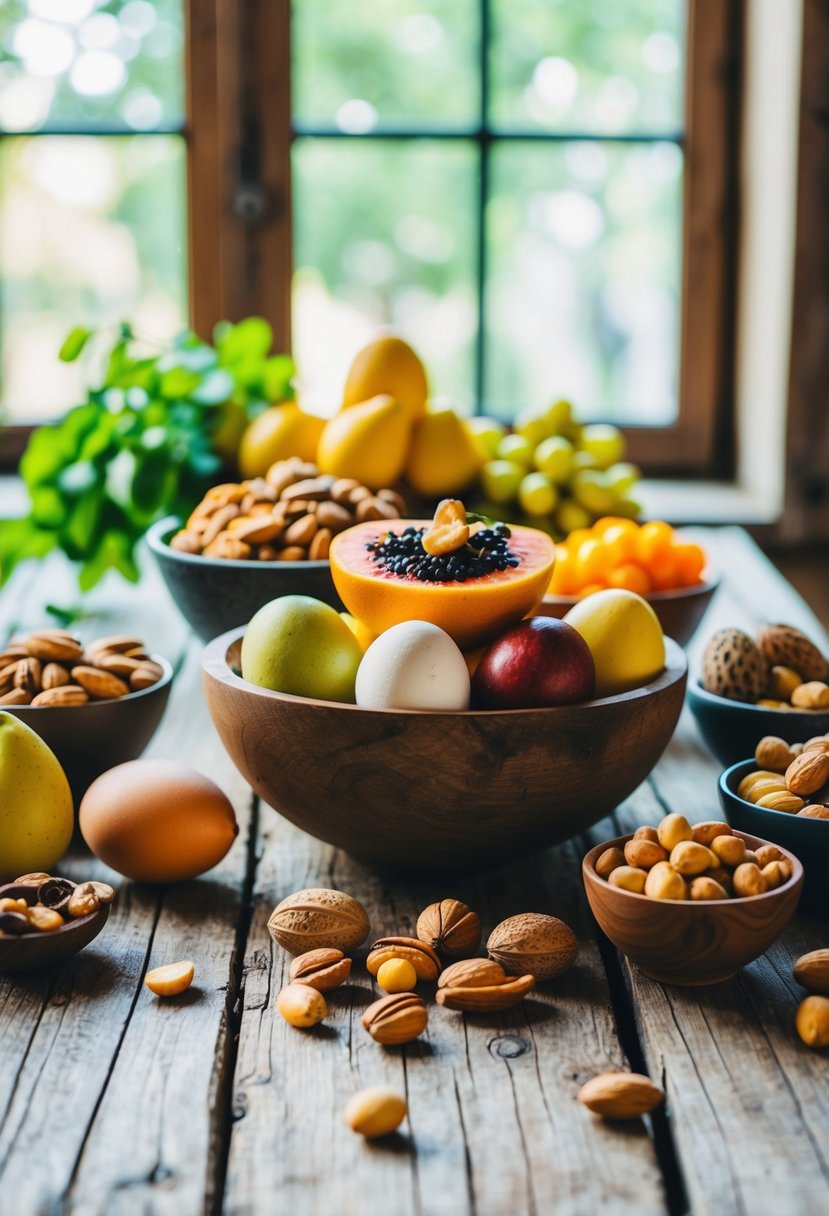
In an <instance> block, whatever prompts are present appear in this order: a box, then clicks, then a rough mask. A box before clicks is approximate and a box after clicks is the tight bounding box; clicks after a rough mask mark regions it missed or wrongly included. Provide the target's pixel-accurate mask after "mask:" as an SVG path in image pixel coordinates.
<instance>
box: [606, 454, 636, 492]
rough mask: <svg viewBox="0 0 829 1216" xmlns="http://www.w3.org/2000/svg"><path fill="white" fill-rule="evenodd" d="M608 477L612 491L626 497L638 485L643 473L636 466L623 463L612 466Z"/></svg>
mask: <svg viewBox="0 0 829 1216" xmlns="http://www.w3.org/2000/svg"><path fill="white" fill-rule="evenodd" d="M606 476H607V484H608V485H609V486H610V487H611V489H613V490H615V491H616V493H617V494H620V495H625V494H627V493H628V491H629V490H632V489H633V487H634V486H635V485H636V483H637V481H638V480H639V478H640V477H641V473H640V471H639V469H637V467H636V465H635V464H629V463H628V462H627V461H622V462H620V463H618V464H612V465H611V466H610V468H609V469H608V470H607V474H606Z"/></svg>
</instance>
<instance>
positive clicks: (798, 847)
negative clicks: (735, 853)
mask: <svg viewBox="0 0 829 1216" xmlns="http://www.w3.org/2000/svg"><path fill="white" fill-rule="evenodd" d="M756 768H757V762H756V760H754V759H751V760H741V761H740V762H739V764H732V765H731V767H730V768H727V769H726V770H725V772H724V773H722V774H721V775H720V780H719V793H720V805H721V806H722V809H723V813H724V815H725V817H726V819H727V820H728V822H729V823H730V824H731V826H732V827H733V828H736V829H737V830H738V831H740V832H754V833H757V835H759V836H764V837H765V838H766V839H767V840H770V841H771V842H772V844H777V845H779V846H780V847H781V849H787V850H788V851H789V852H790V853H794V855H795V857H799V858H800V860H801V861H802V862H803V866H804V870H805V881H804V884H803V897H802V899H801V901H800V906H801V907H802V909H803V911H804V912H811V913H812V914H813V915H814V916H820V917H829V819H810V818H809V816H808V815H803V816H801V815H792V814H789V813H788V812H787V811H771V810H769V809H768V808H767V807H764V806H755V804H754V803H753V802H748V801H747V800H746V799H745V798H738V797H737V786H738V785H739V784H740V782H741V781H742V779H743V777H746V776H747V775H748V774H749V773H753V772H754V770H755V769H756Z"/></svg>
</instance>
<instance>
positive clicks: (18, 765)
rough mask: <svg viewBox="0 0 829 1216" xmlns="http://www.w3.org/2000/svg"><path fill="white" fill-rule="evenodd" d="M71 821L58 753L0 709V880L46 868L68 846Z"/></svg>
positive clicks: (17, 719)
mask: <svg viewBox="0 0 829 1216" xmlns="http://www.w3.org/2000/svg"><path fill="white" fill-rule="evenodd" d="M43 712H44V713H48V712H49V711H48V710H44V711H43ZM73 822H74V815H73V809H72V793H71V791H70V789H69V782H68V781H67V780H66V774H65V773H64V771H63V769H62V768H61V766H60V763H59V761H58V758H57V756H56V755H55V753H54V752H53V751H52V750H51V748H49V747H47V746H46V744H45V743H44V742H43V740H42V739H41V737H40V735H38V734H36V733H35V731H33V730H32V728H31V727H30V726H27V725H26V723H25V722H21V721H20V719H19V718H15V717H14V715H13V714H10V713H6V712H4V711H0V881H2V882H8V881H9V880H10V879H13V878H19V877H20V876H21V875H22V874H29V873H32V872H34V871H38V870H42V871H44V872H45V873H47V874H48V873H49V871H50V870H51V868H52V866H54V864H55V862H56V861H58V860H59V858H61V857H62V856H63V854H64V853H65V852H66V850H67V849H68V847H69V841H70V840H71V839H72V825H73Z"/></svg>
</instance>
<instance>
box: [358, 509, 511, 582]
mask: <svg viewBox="0 0 829 1216" xmlns="http://www.w3.org/2000/svg"><path fill="white" fill-rule="evenodd" d="M425 531H426V529H425V528H413V527H411V526H409V527H408V528H405V529H404V530H403V531H402V532H386V533H385V535H383V536H381V537H379V538H378V539H377V540H376V541H369V542H367V544H366V549H367V551H368V552H369V553H370V554H371V559H372V561H374V562H376V563H377V564H378V565H380V566H383V567H384V569H386V570H387V571H388V572H389V573H390V574H394V575H396V576H397V577H399V578H412V579H416V580H417V581H418V582H421V583H453V582H454V583H465V582H466V581H467V579H472V578H481V577H482V576H483V575H484V574H491V573H492V571H493V570H509V569H514V568H515V567H516V566H518V565H520V562H521V559H520V557H519V556H518V555H517V554H516V553H513V552H512V550H511V549H510V547H509V543H508V542H509V538H510V536H511V533H510V530H509V528H508V527H507V526H506V524H497V525H495V526H494V527H492V528H482V529H481V530H480V532H476V533H475V535H474V536H473V537H472V538H471V539H470V540H469V541H468V542H467V543H466V544H465V545H464V546H463V547H462V548H460V549H456V550H455V551H454V553H448V554H440V555H438V556H436V555H434V554H429V553H427V552H426V550H425V549H424V548H423V543H422V540H423V533H424V532H425Z"/></svg>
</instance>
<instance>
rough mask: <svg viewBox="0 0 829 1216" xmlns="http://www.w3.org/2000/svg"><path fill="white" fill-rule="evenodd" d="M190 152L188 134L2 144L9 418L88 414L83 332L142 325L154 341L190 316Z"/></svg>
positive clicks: (1, 317) (0, 247)
mask: <svg viewBox="0 0 829 1216" xmlns="http://www.w3.org/2000/svg"><path fill="white" fill-rule="evenodd" d="M184 158H185V149H184V141H183V139H181V138H180V137H179V136H177V135H157V136H156V135H143V136H133V137H129V136H124V137H114V138H102V137H86V136H62V137H57V136H50V135H42V136H36V137H34V138H25V137H11V136H9V137H7V138H6V139H4V140H2V141H0V262H1V263H2V266H3V282H2V295H0V357H1V358H2V400H3V402H4V414H5V417H6V419H7V420H15V419H16V420H27V421H31V420H34V419H39V418H42V417H46V416H48V415H54V414H57V413H59V412H60V411H61V410H62V409H65V408H66V407H68V406H71V405H76V404H77V402H78V400H79V399H80V397H81V392H82V388H83V385H84V384H85V383H86V379H87V374H88V373H87V369H85V368H84V367H83V365H82V364H68V365H67V364H62V363H60V362H59V361H58V357H57V356H58V351H59V349H60V346H61V343H62V341H63V339H64V337H65V336H66V333H67V331H68V330H69V329H71V328H72V327H73V326H75V325H85V326H89V327H94V326H98V325H114V324H116V323H117V322H119V321H121V320H131V321H132V322H133V324H134V327H135V330H136V333H137V334H139V335H140V336H141V337H146V338H147V339H148V340H151V341H159V340H164V339H167V338H169V337H171V336H172V335H173V334H174V333H176V332H178V331H179V330H181V329H182V328H183V327H184V325H185V324H186V317H187V254H186V249H187V240H186V228H185V223H186V216H185V159H184Z"/></svg>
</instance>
